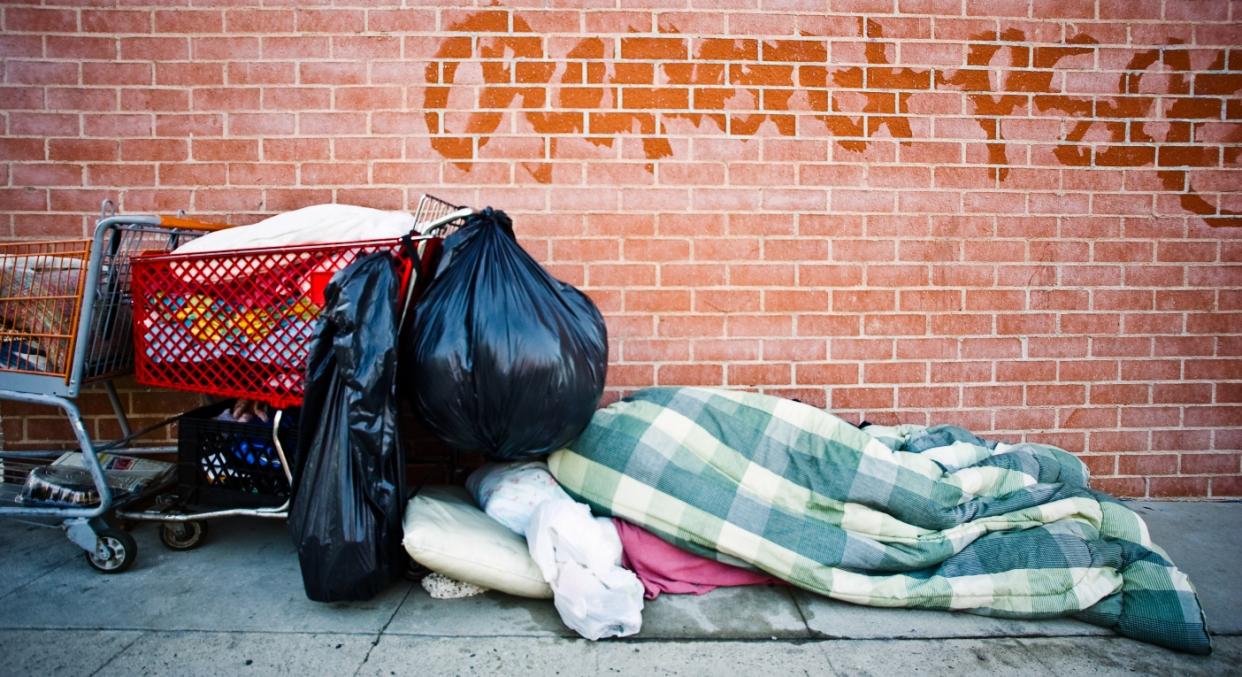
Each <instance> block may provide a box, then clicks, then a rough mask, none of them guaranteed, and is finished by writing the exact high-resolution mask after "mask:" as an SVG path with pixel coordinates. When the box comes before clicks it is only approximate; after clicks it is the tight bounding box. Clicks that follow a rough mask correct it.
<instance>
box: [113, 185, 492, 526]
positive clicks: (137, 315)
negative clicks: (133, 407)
mask: <svg viewBox="0 0 1242 677" xmlns="http://www.w3.org/2000/svg"><path fill="white" fill-rule="evenodd" d="M472 213H473V211H472V210H471V209H469V208H466V207H458V206H456V205H453V204H450V203H448V202H445V201H444V200H440V199H438V198H435V197H433V196H430V195H424V196H423V197H422V199H421V200H420V201H419V204H418V208H417V210H416V212H415V215H414V217H415V218H414V223H415V224H416V225H415V227H414V230H413V231H412V232H410V233H408V234H406V235H405V236H404V237H401V238H397V239H390V240H370V241H363V242H348V243H337V244H314V245H303V246H294V247H281V248H257V249H246V250H232V251H217V252H200V253H192V254H177V253H171V254H161V255H153V256H143V257H139V258H138V259H136V260H135V262H134V274H133V290H134V291H133V294H134V344H135V351H136V360H135V363H136V368H135V373H136V376H137V379H138V381H139V382H140V383H143V384H146V385H152V386H159V387H164V388H170V389H174V390H184V391H189V392H197V393H202V394H206V395H211V396H215V397H223V398H238V399H246V400H254V401H258V402H262V403H265V404H267V405H270V406H271V407H272V408H273V410H274V412H275V413H274V416H273V420H272V421H271V424H270V430H271V432H270V435H271V439H270V442H271V444H270V449H271V450H274V453H275V456H274V457H269V454H267V453H266V451H265V452H263V453H260V454H255V453H253V452H249V453H248V454H247V455H246V456H247V458H249V459H250V460H251V461H252V462H253V461H254V459H255V458H257V459H258V460H259V461H262V464H263V469H262V474H264V475H267V476H269V477H268V478H267V479H270V474H271V469H272V468H274V467H278V468H280V470H281V471H283V472H282V474H283V479H284V483H285V485H286V486H289V487H291V486H292V482H293V478H292V474H291V472H290V468H289V463H288V460H287V459H288V455H287V454H286V453H285V450H284V443H283V442H282V439H281V434H279V431H280V430H281V423H282V417H283V415H284V408H288V407H296V406H298V405H300V404H301V401H302V394H303V380H304V377H305V371H306V358H307V352H308V346H309V344H310V341H311V337H312V333H313V330H314V322H315V320H316V318H317V317H318V314H319V310H320V307H321V306H322V305H323V304H324V290H325V287H326V286H327V283H328V281H329V280H330V279H331V278H332V276H333V275H334V274H335V273H336V272H337V271H339V270H341V269H342V268H345V267H346V266H348V265H349V264H351V263H353V262H354V261H355V260H357V259H358V258H359V257H362V256H364V255H367V254H370V253H374V252H381V251H387V252H390V253H392V254H393V255H394V256H395V257H396V260H397V261H398V263H399V264H400V266H401V273H402V288H403V290H404V291H403V293H402V295H401V297H402V298H401V301H400V302H401V303H402V312H401V324H400V325H399V326H405V324H406V318H407V315H408V312H409V309H410V307H411V304H412V302H413V300H414V299H415V298H416V297H417V295H418V294H419V293H420V291H421V289H422V288H423V287H424V286H425V285H426V284H427V282H428V281H429V280H430V278H431V277H432V275H433V274H434V272H435V271H434V269H433V267H434V265H435V261H436V259H437V257H438V254H439V251H440V245H441V242H442V240H443V238H444V236H445V235H447V234H448V233H449V232H451V231H452V230H453V229H455V228H457V227H459V226H460V225H461V224H462V223H463V222H464V219H465V218H466V217H467V216H469V215H470V214H472ZM209 427H217V428H219V427H227V428H232V429H236V428H238V426H231V425H230V426H221V425H217V424H209ZM214 432H218V431H213V433H214ZM229 432H230V431H229V430H225V431H224V432H223V433H221V434H225V435H227V434H229ZM212 439H213V440H216V442H215V447H216V448H215V449H214V450H212V451H211V452H210V453H207V452H200V451H196V450H195V449H194V448H187V447H183V448H182V449H181V454H180V458H179V462H180V463H181V464H182V467H183V469H185V466H187V465H188V466H189V472H190V474H191V480H192V483H193V482H197V483H200V484H205V485H208V488H209V489H210V490H212V491H214V493H215V496H216V498H215V499H213V500H212V501H210V502H207V501H201V500H198V496H197V495H191V494H198V493H200V492H196V491H194V489H193V488H192V487H190V488H187V487H186V486H185V485H186V483H185V482H184V481H183V482H182V487H181V489H182V490H183V492H182V493H184V494H185V495H170V496H168V497H166V498H165V500H164V501H163V502H162V504H161V505H160V506H159V509H158V510H154V511H145V512H126V513H125V514H124V516H125V517H126V518H127V519H135V520H155V521H159V522H161V525H160V538H161V540H162V541H163V543H164V544H165V545H166V546H168V547H170V548H173V549H177V550H186V549H189V548H193V547H195V546H197V545H198V544H199V543H200V541H201V539H202V538H203V536H204V534H205V533H206V524H205V521H206V520H213V519H219V518H224V517H235V516H245V517H259V518H269V519H284V518H285V517H287V516H288V510H289V500H288V498H287V495H288V492H283V493H284V497H283V501H282V502H280V504H279V505H271V506H259V507H253V506H252V505H247V506H239V505H219V504H220V503H228V502H229V501H228V500H227V494H225V496H226V498H225V499H223V500H222V499H220V498H219V496H220V494H221V492H220V489H221V487H227V486H228V485H230V484H232V485H238V486H241V485H245V486H253V485H254V484H255V483H254V482H253V481H252V480H254V479H255V475H256V474H258V473H259V472H260V471H259V469H258V468H257V467H245V466H243V465H242V463H241V461H239V460H234V459H233V454H230V453H228V450H225V452H224V453H220V447H221V446H227V444H230V443H227V442H219V439H220V436H219V435H216V437H213V438H212ZM249 442H250V443H253V442H256V441H255V440H253V439H251V440H250V441H249ZM195 453H199V454H200V456H199V457H190V458H186V455H187V454H195ZM195 473H197V475H195ZM183 479H184V473H183ZM236 499H237V500H236V501H234V503H253V500H252V499H253V496H244V495H236ZM206 506H210V508H209V509H201V508H204V507H206Z"/></svg>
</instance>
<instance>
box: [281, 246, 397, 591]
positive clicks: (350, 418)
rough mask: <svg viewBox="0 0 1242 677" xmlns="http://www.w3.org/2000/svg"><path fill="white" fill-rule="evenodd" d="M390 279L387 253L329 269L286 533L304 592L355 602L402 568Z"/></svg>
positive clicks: (394, 324) (309, 363)
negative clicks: (334, 271)
mask: <svg viewBox="0 0 1242 677" xmlns="http://www.w3.org/2000/svg"><path fill="white" fill-rule="evenodd" d="M397 288H398V284H397V276H396V274H395V271H394V269H393V259H392V257H391V256H390V255H389V254H387V253H377V254H370V255H368V256H364V257H362V258H360V259H358V260H357V261H356V262H354V263H353V264H352V265H350V266H348V267H346V268H345V269H343V270H341V271H340V272H338V273H337V274H336V275H335V276H333V278H332V281H331V282H330V283H328V287H327V290H326V291H325V293H324V307H323V309H322V311H321V313H320V316H319V320H318V321H317V323H316V325H315V333H314V336H313V337H312V338H311V344H310V355H309V358H308V360H307V374H306V386H305V397H304V400H303V404H302V412H303V416H302V419H301V428H300V430H299V433H298V435H299V437H298V453H297V457H296V459H297V461H296V463H295V465H294V470H295V472H294V486H293V498H292V500H293V504H292V506H291V507H290V509H289V534H290V535H291V536H292V537H293V542H294V545H296V546H297V551H298V560H299V562H300V564H301V566H302V583H303V585H304V586H305V588H306V596H307V597H309V598H311V599H313V600H315V601H318V602H333V601H338V600H365V599H370V598H371V597H373V596H375V594H376V593H378V592H379V591H381V590H382V589H384V587H385V586H386V585H387V584H388V583H389V582H390V581H391V580H392V579H393V578H394V577H395V576H396V575H397V574H399V573H400V572H401V571H402V570H403V568H404V557H405V555H404V551H403V550H402V548H401V535H402V532H401V512H402V507H403V506H402V504H401V500H402V497H403V495H404V493H405V458H404V456H403V454H402V450H401V448H400V445H399V442H398V436H397V406H396V394H395V387H396V369H397V367H396V340H397V339H396V337H397V319H396V300H397Z"/></svg>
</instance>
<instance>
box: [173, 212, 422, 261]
mask: <svg viewBox="0 0 1242 677" xmlns="http://www.w3.org/2000/svg"><path fill="white" fill-rule="evenodd" d="M414 225H415V224H414V215H413V214H410V213H408V212H386V211H381V210H379V209H371V208H370V207H356V206H354V205H338V204H325V205H312V206H310V207H303V208H301V209H295V210H293V211H291V212H284V213H282V214H277V215H276V216H272V217H270V218H266V219H263V220H262V221H260V222H258V223H255V224H251V225H249V226H235V227H233V228H225V229H224V230H217V231H215V232H213V233H208V234H206V235H204V236H202V237H199V238H195V239H193V240H190V241H189V242H187V243H185V244H183V245H181V246H180V247H177V249H176V250H175V251H174V253H176V254H191V253H198V252H220V251H232V250H235V249H253V248H256V247H292V246H295V245H301V244H327V243H334V242H358V241H361V240H395V239H397V238H399V237H401V236H402V235H405V234H406V233H409V232H410V231H412V230H413V229H414Z"/></svg>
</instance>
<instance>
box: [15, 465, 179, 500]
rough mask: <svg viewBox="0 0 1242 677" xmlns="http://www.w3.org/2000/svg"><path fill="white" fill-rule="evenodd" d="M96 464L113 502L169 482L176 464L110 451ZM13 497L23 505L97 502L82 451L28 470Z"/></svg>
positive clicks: (94, 488)
mask: <svg viewBox="0 0 1242 677" xmlns="http://www.w3.org/2000/svg"><path fill="white" fill-rule="evenodd" d="M99 464H100V466H102V467H103V471H104V481H105V482H106V483H107V484H108V488H109V489H110V490H111V491H112V500H113V501H121V500H124V499H127V498H132V497H134V496H139V495H141V494H142V493H144V492H145V491H147V490H148V489H150V488H152V487H160V486H164V485H166V484H168V483H170V482H171V481H172V479H173V474H174V473H175V471H176V467H177V466H176V464H174V463H168V462H165V461H156V460H154V459H149V458H134V457H133V456H117V455H114V454H100V455H99ZM17 500H18V501H19V502H20V503H24V504H27V505H57V506H74V507H89V506H93V505H99V488H98V487H97V486H96V485H95V481H94V479H92V478H91V474H90V471H88V470H87V469H86V463H85V459H84V457H83V456H82V452H80V451H69V452H65V453H64V454H62V455H61V456H60V458H58V459H56V460H55V461H53V462H52V463H51V464H50V465H45V466H42V467H39V468H35V469H34V470H31V471H30V475H29V476H28V477H27V478H26V484H25V486H23V487H22V493H21V495H19V496H18V497H17Z"/></svg>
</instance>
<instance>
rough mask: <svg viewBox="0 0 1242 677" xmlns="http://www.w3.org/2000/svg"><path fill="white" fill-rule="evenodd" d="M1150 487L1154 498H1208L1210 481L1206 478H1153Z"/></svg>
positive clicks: (1149, 483)
mask: <svg viewBox="0 0 1242 677" xmlns="http://www.w3.org/2000/svg"><path fill="white" fill-rule="evenodd" d="M1148 487H1149V489H1148V491H1149V493H1150V495H1151V497H1152V498H1184V497H1188V496H1206V495H1207V489H1208V480H1207V478H1206V477H1152V478H1150V479H1149V480H1148Z"/></svg>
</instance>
